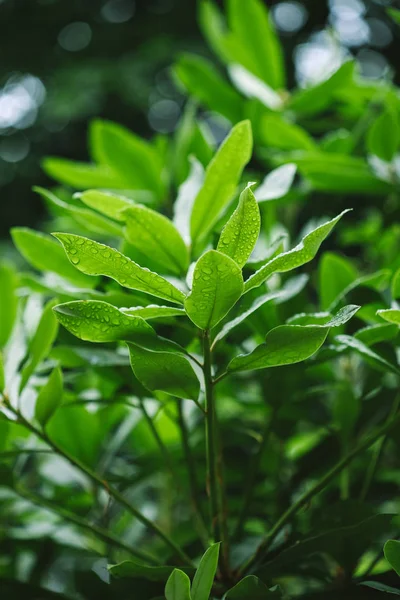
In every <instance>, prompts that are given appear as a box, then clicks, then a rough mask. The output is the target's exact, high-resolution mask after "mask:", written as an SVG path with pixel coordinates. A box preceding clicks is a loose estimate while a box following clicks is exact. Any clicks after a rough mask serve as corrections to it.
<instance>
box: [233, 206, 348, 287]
mask: <svg viewBox="0 0 400 600" xmlns="http://www.w3.org/2000/svg"><path fill="white" fill-rule="evenodd" d="M346 212H348V211H346V210H345V211H343V212H342V213H340V215H338V216H337V217H335V218H334V219H332V220H331V221H328V222H327V223H324V224H323V225H320V226H319V227H317V228H316V229H314V231H311V232H310V233H308V234H307V235H306V236H305V237H304V238H303V239H302V241H301V242H300V244H298V245H297V246H296V247H295V248H293V249H292V250H289V251H288V252H283V253H282V254H278V256H275V257H274V258H272V259H271V260H270V261H268V262H267V263H266V264H265V265H264V266H263V267H261V268H260V269H259V270H258V271H256V272H255V273H254V275H252V276H251V277H250V278H249V279H248V280H247V281H246V282H245V284H244V291H245V292H248V291H250V290H252V289H253V288H255V287H258V286H259V285H261V284H262V283H264V281H266V280H267V279H268V278H269V277H270V276H271V275H272V274H273V273H285V272H287V271H291V270H292V269H296V268H297V267H300V266H302V265H304V264H306V263H308V262H309V261H310V260H312V259H313V258H314V256H315V255H316V254H317V252H318V250H319V247H320V245H321V244H322V242H323V241H324V239H325V238H326V237H328V235H329V234H330V232H331V231H332V229H333V228H334V226H335V225H336V223H337V222H338V221H339V220H340V219H341V218H342V216H343V215H344V214H345V213H346Z"/></svg>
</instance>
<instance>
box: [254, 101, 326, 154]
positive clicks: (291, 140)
mask: <svg viewBox="0 0 400 600" xmlns="http://www.w3.org/2000/svg"><path fill="white" fill-rule="evenodd" d="M255 131H257V139H258V140H259V141H260V143H261V144H262V146H264V147H266V148H277V149H280V150H298V151H301V150H305V151H313V150H318V146H317V144H316V143H315V141H314V139H313V138H312V137H311V135H310V134H309V133H307V131H306V130H305V129H303V128H302V127H300V125H297V124H296V123H292V122H291V121H289V120H288V119H286V118H285V117H283V116H282V115H281V114H276V113H271V112H267V111H266V112H265V113H263V114H262V115H260V118H259V120H258V121H257V124H256V126H255Z"/></svg>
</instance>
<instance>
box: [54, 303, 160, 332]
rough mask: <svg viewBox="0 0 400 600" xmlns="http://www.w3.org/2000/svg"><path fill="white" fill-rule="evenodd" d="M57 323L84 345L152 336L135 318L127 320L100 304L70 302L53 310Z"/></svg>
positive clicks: (139, 320)
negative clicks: (84, 342)
mask: <svg viewBox="0 0 400 600" xmlns="http://www.w3.org/2000/svg"><path fill="white" fill-rule="evenodd" d="M54 312H55V315H56V317H57V319H58V321H59V322H60V323H61V325H63V326H64V327H65V328H66V329H68V331H69V332H71V333H72V334H73V335H75V336H76V337H77V338H79V339H80V340H85V341H88V342H114V341H117V340H132V341H139V340H142V339H144V338H147V337H148V336H155V332H154V329H153V328H152V327H151V326H150V325H149V324H148V323H146V321H145V320H144V319H142V318H141V317H139V316H129V315H127V314H125V313H124V312H122V311H121V310H120V309H119V308H116V307H115V306H113V305H112V304H108V303H107V302H103V301H101V300H73V301H72V302H65V303H64V304H58V305H57V306H55V307H54Z"/></svg>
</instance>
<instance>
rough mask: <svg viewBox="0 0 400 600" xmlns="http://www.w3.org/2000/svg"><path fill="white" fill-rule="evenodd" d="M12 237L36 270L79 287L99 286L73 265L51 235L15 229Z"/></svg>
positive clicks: (24, 228)
mask: <svg viewBox="0 0 400 600" xmlns="http://www.w3.org/2000/svg"><path fill="white" fill-rule="evenodd" d="M11 235H12V238H13V241H14V244H15V245H16V247H17V249H18V250H19V252H20V253H21V254H22V256H23V257H24V258H25V260H27V261H28V263H29V264H31V265H32V266H33V267H34V268H35V269H38V270H39V271H50V272H51V273H56V274H57V275H59V276H60V277H64V278H65V279H68V280H69V281H71V282H72V283H74V284H75V285H77V286H79V287H89V288H91V287H94V286H95V285H96V284H97V280H96V279H94V278H92V277H88V276H87V275H84V274H83V273H80V272H79V271H77V270H76V269H75V268H74V267H73V266H72V265H71V263H70V262H69V260H68V259H67V257H66V256H65V253H64V252H63V249H62V248H61V247H60V245H59V244H57V242H56V241H54V240H53V239H52V238H51V237H50V236H49V235H46V234H44V233H40V232H38V231H34V230H33V229H28V228H27V227H14V228H13V229H12V230H11Z"/></svg>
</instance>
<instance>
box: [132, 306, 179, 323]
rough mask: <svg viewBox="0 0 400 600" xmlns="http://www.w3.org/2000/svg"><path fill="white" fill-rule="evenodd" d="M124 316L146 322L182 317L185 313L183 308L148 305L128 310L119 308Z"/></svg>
mask: <svg viewBox="0 0 400 600" xmlns="http://www.w3.org/2000/svg"><path fill="white" fill-rule="evenodd" d="M120 310H121V312H123V314H124V315H129V316H131V317H141V318H142V319H145V320H146V321H148V320H149V319H168V318H169V317H183V316H185V314H186V313H185V311H184V309H183V308H175V307H174V306H158V304H148V305H147V306H132V307H130V308H121V309H120Z"/></svg>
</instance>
